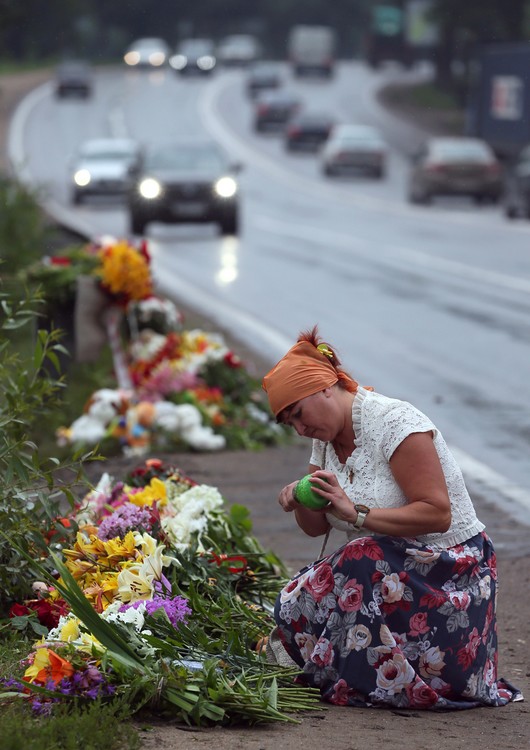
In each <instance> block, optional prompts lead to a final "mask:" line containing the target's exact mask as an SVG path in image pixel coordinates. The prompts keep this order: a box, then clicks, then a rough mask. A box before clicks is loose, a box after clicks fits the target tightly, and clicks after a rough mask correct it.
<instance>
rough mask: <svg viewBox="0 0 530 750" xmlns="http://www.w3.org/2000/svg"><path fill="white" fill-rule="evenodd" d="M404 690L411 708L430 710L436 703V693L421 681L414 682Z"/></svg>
mask: <svg viewBox="0 0 530 750" xmlns="http://www.w3.org/2000/svg"><path fill="white" fill-rule="evenodd" d="M406 689H407V696H408V699H409V705H410V707H411V708H431V706H434V704H435V703H436V702H437V701H438V695H437V693H436V691H434V690H433V689H432V687H430V686H429V685H427V684H426V683H425V682H423V680H415V681H414V682H413V683H412V684H411V685H407V688H406Z"/></svg>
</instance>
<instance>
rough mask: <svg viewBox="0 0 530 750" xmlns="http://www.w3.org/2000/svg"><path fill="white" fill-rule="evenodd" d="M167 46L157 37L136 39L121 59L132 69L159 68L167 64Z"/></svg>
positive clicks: (168, 51) (168, 50) (168, 52)
mask: <svg viewBox="0 0 530 750" xmlns="http://www.w3.org/2000/svg"><path fill="white" fill-rule="evenodd" d="M169 55H170V49H169V45H168V43H167V42H166V41H164V39H160V38H159V37H145V38H143V39H137V40H136V41H135V42H133V43H132V44H131V45H130V46H129V47H128V49H127V51H126V53H125V55H124V56H123V59H124V61H125V64H126V65H129V66H130V67H132V68H161V67H163V66H165V65H166V64H167V62H168V58H169Z"/></svg>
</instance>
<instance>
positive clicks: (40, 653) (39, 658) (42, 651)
mask: <svg viewBox="0 0 530 750" xmlns="http://www.w3.org/2000/svg"><path fill="white" fill-rule="evenodd" d="M49 666H50V656H49V652H48V649H47V648H38V649H37V650H36V652H35V658H34V659H33V664H32V665H31V666H30V667H28V668H27V669H26V671H25V672H24V679H25V680H27V681H28V682H33V681H34V680H35V679H36V677H37V675H38V674H39V672H40V671H41V670H42V669H47V668H48V667H49Z"/></svg>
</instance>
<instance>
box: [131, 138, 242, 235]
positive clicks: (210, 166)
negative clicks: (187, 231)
mask: <svg viewBox="0 0 530 750" xmlns="http://www.w3.org/2000/svg"><path fill="white" fill-rule="evenodd" d="M240 168H241V167H240V165H239V164H233V163H231V162H230V161H229V159H228V157H227V155H226V153H225V152H224V151H223V150H222V149H221V148H220V146H218V145H217V143H216V142H215V141H211V140H208V139H182V140H178V141H174V142H171V143H168V144H166V143H164V144H160V145H156V146H152V147H150V148H147V149H146V150H145V152H144V154H143V155H142V159H141V161H140V164H139V166H138V169H137V170H136V173H135V176H134V180H133V182H132V184H131V186H130V189H129V191H128V208H129V220H130V229H131V232H132V233H133V234H135V235H142V234H144V232H145V228H146V227H147V225H148V224H149V223H150V222H155V221H156V222H162V223H164V224H181V223H189V222H192V223H196V222H199V223H205V222H215V223H217V224H218V225H219V227H220V230H221V234H223V235H227V234H232V235H237V234H238V231H239V186H238V182H237V179H236V174H237V172H238V171H239V170H240Z"/></svg>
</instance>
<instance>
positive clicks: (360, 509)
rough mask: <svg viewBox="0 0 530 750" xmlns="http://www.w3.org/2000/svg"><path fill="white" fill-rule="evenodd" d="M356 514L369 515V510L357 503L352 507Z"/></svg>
mask: <svg viewBox="0 0 530 750" xmlns="http://www.w3.org/2000/svg"><path fill="white" fill-rule="evenodd" d="M353 507H354V508H355V510H356V511H357V513H370V510H371V508H369V507H368V506H367V505H361V504H359V503H357V505H354V506H353Z"/></svg>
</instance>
